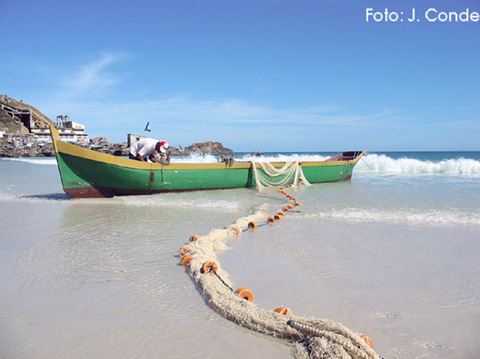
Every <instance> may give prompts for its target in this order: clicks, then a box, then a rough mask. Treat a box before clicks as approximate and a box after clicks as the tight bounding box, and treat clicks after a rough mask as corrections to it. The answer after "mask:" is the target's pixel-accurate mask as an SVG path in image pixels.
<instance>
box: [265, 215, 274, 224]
mask: <svg viewBox="0 0 480 359" xmlns="http://www.w3.org/2000/svg"><path fill="white" fill-rule="evenodd" d="M267 222H268V223H273V222H275V217H273V216H270V217H268V218H267Z"/></svg>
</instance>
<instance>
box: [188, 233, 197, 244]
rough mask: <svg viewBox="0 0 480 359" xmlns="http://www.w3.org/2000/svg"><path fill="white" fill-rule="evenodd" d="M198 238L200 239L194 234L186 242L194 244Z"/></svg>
mask: <svg viewBox="0 0 480 359" xmlns="http://www.w3.org/2000/svg"><path fill="white" fill-rule="evenodd" d="M199 238H200V236H199V235H198V234H194V235H193V236H190V238H189V239H188V240H189V241H190V242H195V241H196V240H197V239H199Z"/></svg>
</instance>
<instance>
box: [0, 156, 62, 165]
mask: <svg viewBox="0 0 480 359" xmlns="http://www.w3.org/2000/svg"><path fill="white" fill-rule="evenodd" d="M2 160H3V161H11V162H24V163H30V164H33V165H56V164H57V160H56V159H55V158H54V157H48V158H38V157H14V158H3V159H2Z"/></svg>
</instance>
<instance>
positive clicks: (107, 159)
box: [50, 126, 366, 171]
mask: <svg viewBox="0 0 480 359" xmlns="http://www.w3.org/2000/svg"><path fill="white" fill-rule="evenodd" d="M50 132H51V135H52V141H53V145H54V149H55V154H56V155H57V154H62V153H63V154H66V155H70V156H75V157H81V158H85V159H88V160H92V161H96V162H102V163H105V164H110V165H115V166H119V167H124V168H131V169H138V170H150V171H158V170H186V169H189V170H209V169H226V168H232V169H246V168H250V167H251V166H252V163H255V166H256V167H259V166H260V164H259V162H256V161H253V162H249V161H248V162H247V161H237V162H234V163H233V164H231V165H230V164H226V163H222V162H219V163H170V164H168V165H165V164H160V163H151V162H141V161H135V160H131V159H129V158H124V157H118V156H114V155H110V154H106V153H101V152H96V151H93V150H90V149H86V148H82V147H79V146H76V145H74V144H70V143H67V142H63V141H61V140H59V139H58V131H57V129H55V128H54V127H53V126H51V127H50ZM365 153H366V151H363V152H362V153H360V154H359V155H358V156H357V157H356V158H355V159H353V160H347V161H328V160H327V161H298V162H300V163H301V164H302V166H303V167H320V166H342V165H353V164H355V163H357V162H358V161H359V160H360V158H361V157H362V156H363V155H364V154H365ZM288 162H290V161H276V162H270V163H271V164H272V165H273V166H274V167H282V166H284V165H285V164H286V163H288ZM291 162H293V161H291Z"/></svg>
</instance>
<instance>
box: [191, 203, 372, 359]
mask: <svg viewBox="0 0 480 359" xmlns="http://www.w3.org/2000/svg"><path fill="white" fill-rule="evenodd" d="M267 212H268V206H267V205H262V206H261V207H259V209H258V210H257V211H256V212H255V213H254V214H253V215H251V216H248V217H243V218H240V219H238V220H237V221H236V222H235V223H234V224H232V225H229V226H227V227H226V228H224V229H213V230H211V231H210V233H208V234H207V235H205V236H199V237H197V238H196V240H195V241H193V242H192V243H191V244H190V250H191V251H190V254H191V258H190V262H189V264H188V265H189V271H190V275H191V276H192V277H193V278H194V280H195V281H196V283H197V284H198V285H199V286H200V287H201V288H202V290H203V294H204V296H205V298H206V300H207V301H208V303H209V304H210V306H211V307H212V308H214V309H215V310H216V311H217V312H218V313H220V314H221V315H222V316H224V317H225V318H227V319H229V320H231V321H233V322H235V323H237V324H239V325H241V326H242V327H244V328H248V329H251V330H253V331H256V332H258V333H262V334H264V335H267V336H271V337H274V338H277V339H279V340H282V341H284V342H286V343H288V344H290V345H292V346H293V354H294V355H295V357H296V358H311V359H320V358H322V359H326V358H333V359H337V358H341V359H379V358H380V357H379V356H378V355H377V354H376V353H375V352H374V351H373V349H371V348H370V347H369V345H367V343H366V341H365V340H363V339H362V338H361V337H360V335H359V334H357V333H355V332H353V331H351V330H350V329H348V328H346V327H344V326H343V325H342V324H339V323H336V322H334V321H331V320H328V319H316V318H306V317H298V316H294V315H291V314H286V315H282V314H279V313H277V312H275V311H268V310H264V309H262V308H259V307H258V306H256V305H255V304H254V303H252V302H249V301H247V300H245V299H244V298H242V297H240V296H239V295H238V294H237V293H236V292H235V291H234V290H233V289H232V281H231V279H230V277H229V275H228V273H227V272H226V271H225V270H223V269H222V268H221V266H220V265H219V264H218V261H217V258H216V253H218V252H219V251H223V250H225V249H226V248H227V247H226V242H227V240H229V239H234V238H236V237H237V236H238V235H239V233H241V232H242V231H245V230H247V229H248V228H249V223H251V222H252V221H260V220H262V219H264V218H266V216H267ZM209 261H213V262H215V263H216V265H217V267H216V268H215V271H213V272H205V269H204V264H205V263H206V262H209Z"/></svg>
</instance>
